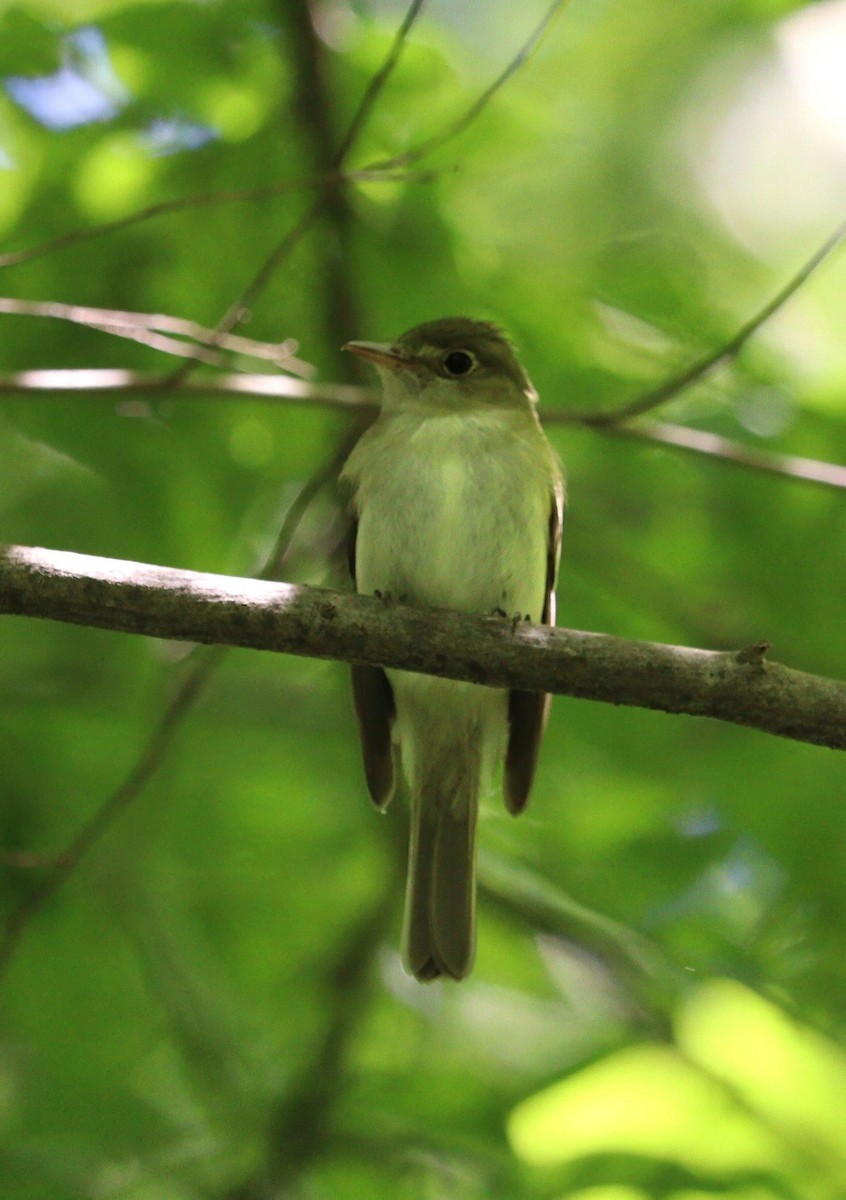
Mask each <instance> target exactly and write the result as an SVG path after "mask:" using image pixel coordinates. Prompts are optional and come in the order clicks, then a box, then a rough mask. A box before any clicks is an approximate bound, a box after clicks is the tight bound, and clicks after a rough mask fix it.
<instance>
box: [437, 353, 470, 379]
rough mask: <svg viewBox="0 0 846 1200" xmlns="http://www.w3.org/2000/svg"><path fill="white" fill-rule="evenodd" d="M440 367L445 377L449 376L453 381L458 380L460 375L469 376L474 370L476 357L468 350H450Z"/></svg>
mask: <svg viewBox="0 0 846 1200" xmlns="http://www.w3.org/2000/svg"><path fill="white" fill-rule="evenodd" d="M442 366H443V368H444V370H445V371H446V373H447V375H451V376H452V377H453V379H460V378H461V377H462V375H469V374H470V372H471V371H473V370H475V369H476V367H477V366H478V362H477V360H476V355H475V354H473V353H472V352H471V351H470V350H450V352H449V353H448V354H445V355H444V357H443V360H442Z"/></svg>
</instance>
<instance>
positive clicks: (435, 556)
mask: <svg viewBox="0 0 846 1200" xmlns="http://www.w3.org/2000/svg"><path fill="white" fill-rule="evenodd" d="M344 349H345V350H349V351H351V352H352V353H353V354H357V355H359V356H360V357H361V358H366V359H368V360H369V361H370V362H372V363H374V364H375V366H376V369H377V370H378V372H379V375H380V377H381V381H382V386H383V397H382V410H381V413H380V415H379V417H378V419H377V420H376V421H375V423H374V424H373V425H372V426H371V427H370V428H369V429H368V430H367V432H366V433H365V434H364V435H363V437H362V438H361V439H360V441H359V442H358V443H357V445H356V446H355V448H354V449H353V451H352V453H351V454H350V456H349V458H348V460H347V462H346V464H345V466H344V469H343V471H342V473H341V481H342V485H343V486H344V487H345V488H346V489H347V490H348V492H349V496H350V507H351V512H352V517H353V522H354V536H353V539H352V553H351V568H352V573H353V578H354V580H355V585H356V590H357V591H358V592H361V593H364V594H366V595H381V596H383V597H386V598H387V597H390V598H391V599H393V600H395V601H397V602H401V603H403V604H411V605H421V606H429V607H435V608H452V609H458V610H460V611H461V612H477V613H487V614H490V613H501V614H505V615H508V616H515V615H519V616H520V617H521V618H528V619H529V620H531V621H534V622H543V623H545V624H548V625H552V624H554V622H555V581H556V575H557V571H558V559H559V554H560V546H561V521H562V513H563V498H564V488H563V481H562V474H561V469H560V465H559V463H558V459H557V457H556V455H555V452H554V451H553V449H552V447H551V446H550V444H549V442H548V441H547V439H546V437H545V436H544V433H543V431H542V429H541V426H540V422H539V421H538V417H537V413H536V411H535V405H536V401H537V393H536V392H535V389H534V388H533V386H532V384H531V381H530V380H529V377H528V376H527V375H526V372H525V371H524V370H523V367H522V366H521V365H520V362H519V361H518V359H517V356H516V354H515V352H514V350H513V348H512V346H511V344H510V343H509V342H508V340H507V339H506V337H505V335H504V334H503V333H502V331H501V330H500V329H499V328H498V327H497V326H496V325H493V324H490V323H489V322H487V321H475V320H471V319H469V318H467V317H446V318H444V319H442V320H439V321H430V322H428V323H427V324H425V325H418V326H417V327H416V328H414V329H411V330H409V332H408V333H404V334H403V335H402V337H400V338H398V339H397V341H395V342H393V343H392V344H382V343H378V342H348V343H347V344H346V346H345V347H344ZM352 683H353V698H354V702H355V708H356V714H357V717H358V723H359V728H360V733H361V741H362V747H363V752H364V768H365V774H366V777H367V783H368V787H369V789H370V794H371V796H372V797H373V800H374V802H375V804H376V805H377V806H378V807H379V808H384V807H385V806H386V805H387V804H388V803H389V802H390V800H391V797H392V796H393V794H394V789H395V783H396V776H397V766H398V763H397V761H396V760H397V759H398V762H399V765H401V768H402V772H403V774H404V776H405V778H406V781H407V784H408V789H409V793H410V799H411V837H410V847H409V866H408V888H407V894H406V916H405V929H404V936H403V958H404V962H405V966H406V969H407V970H408V971H409V972H410V973H411V974H412V975H413V976H414V977H415V978H416V979H418V980H421V981H426V980H430V979H435V978H436V977H437V976H439V975H446V976H451V977H452V978H453V979H463V978H464V976H465V975H467V973H468V972H469V970H470V968H471V967H472V965H473V957H474V953H475V904H476V895H475V894H476V881H475V875H476V817H477V813H478V808H479V797H480V795H481V794H482V793H483V792H484V791H485V790H486V789H488V788H489V786H490V784H491V781H492V778H493V775H494V773H495V771H496V770H497V769H498V768H499V766H500V764H501V763H502V761H503V760H505V779H504V793H505V803H506V805H507V807H508V809H509V811H510V812H512V813H515V814H516V813H519V812H521V811H522V810H523V809H524V808H525V806H526V803H527V801H528V798H529V791H530V789H531V786H532V780H533V777H534V773H535V766H536V764H537V757H538V750H539V747H540V741H541V738H542V736H543V730H544V725H545V723H546V715H547V711H548V708H549V697H548V696H547V695H543V694H538V693H532V692H519V691H506V690H504V689H501V688H488V687H483V686H480V685H478V684H472V683H461V682H457V681H455V680H449V679H436V678H434V677H432V676H428V675H418V674H413V673H410V672H407V671H397V670H382V669H381V668H379V667H353V668H352ZM395 750H396V751H398V753H395Z"/></svg>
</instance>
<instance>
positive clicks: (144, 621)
mask: <svg viewBox="0 0 846 1200" xmlns="http://www.w3.org/2000/svg"><path fill="white" fill-rule="evenodd" d="M0 613H10V614H17V615H21V616H31V617H46V618H49V619H51V620H57V621H65V622H71V623H73V624H78V625H90V626H94V627H97V628H100V629H111V630H117V631H119V632H123V633H140V634H145V635H147V636H150V637H160V638H177V639H181V640H185V641H192V642H205V643H209V644H217V645H228V646H243V647H248V648H250V649H254V650H271V651H276V652H281V653H285V654H297V655H302V656H305V657H309V658H326V659H338V660H342V661H344V662H350V663H364V664H372V665H379V666H386V667H401V668H404V669H406V670H409V671H419V672H422V673H424V674H430V675H440V676H444V677H446V678H449V679H463V680H468V681H470V682H473V683H480V684H484V685H487V686H491V687H496V686H499V687H511V688H519V689H522V690H525V691H549V692H555V693H558V694H561V695H567V696H575V697H579V698H581V699H585V700H600V701H604V702H606V703H611V704H625V705H632V706H636V707H641V708H651V709H657V710H660V711H663V712H670V713H687V714H690V715H692V716H707V717H716V718H718V719H719V720H722V721H728V722H731V723H733V724H736V725H745V726H749V727H751V728H754V729H759V730H763V731H765V732H767V733H773V734H778V735H780V736H782V737H788V738H793V739H795V740H797V741H804V742H811V743H813V744H815V745H820V746H829V747H831V748H834V749H840V750H843V749H846V683H844V682H841V681H839V680H834V679H827V678H824V677H822V676H816V675H809V674H805V673H804V672H801V671H794V670H792V669H790V668H788V667H785V666H782V665H780V664H779V663H774V662H769V661H767V660H766V657H765V655H766V649H767V647H766V644H765V643H761V644H759V645H757V646H752V647H747V648H746V649H744V650H740V651H738V652H725V651H713V650H698V649H690V648H687V647H683V646H669V645H664V644H660V643H654V642H639V641H631V640H629V639H626V638H618V637H611V636H609V635H607V634H599V633H584V632H580V631H577V630H571V629H548V628H546V627H541V626H534V625H518V626H517V627H516V628H515V627H514V625H513V623H512V622H510V621H506V620H503V619H502V618H499V617H482V616H475V615H472V614H467V613H457V612H446V611H441V610H435V609H415V608H409V607H406V606H404V605H386V604H385V603H383V602H382V601H380V600H377V599H374V598H372V597H368V596H356V595H349V594H346V593H342V592H333V591H328V590H325V589H322V588H310V587H302V586H300V585H295V584H289V583H271V582H266V581H264V580H257V579H241V578H236V577H234V576H229V575H207V574H202V573H200V572H196V571H182V570H174V569H171V568H169V567H157V566H152V565H150V564H148V563H136V562H125V561H122V560H120V559H110V558H97V557H94V556H91V555H85V554H75V553H69V552H66V551H60V550H45V549H38V548H34V547H28V546H2V547H0Z"/></svg>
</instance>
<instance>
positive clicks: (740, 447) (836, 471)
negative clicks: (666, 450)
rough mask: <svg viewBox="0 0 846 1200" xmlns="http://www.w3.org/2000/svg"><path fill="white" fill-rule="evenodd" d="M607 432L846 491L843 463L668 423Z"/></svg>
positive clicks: (615, 427) (616, 427) (614, 427)
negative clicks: (841, 464)
mask: <svg viewBox="0 0 846 1200" xmlns="http://www.w3.org/2000/svg"><path fill="white" fill-rule="evenodd" d="M603 432H604V433H610V434H612V435H613V436H614V437H624V438H637V439H639V440H641V441H647V442H662V443H663V444H664V445H665V446H670V447H672V448H673V449H674V450H687V451H690V452H692V453H693V454H705V455H708V456H709V457H711V458H717V459H720V461H722V462H725V463H728V464H729V465H732V464H733V465H734V466H737V467H752V468H753V470H755V471H763V472H765V474H767V475H776V476H786V477H788V478H790V479H797V480H799V481H800V482H802V483H815V484H822V486H823V487H831V488H846V467H844V466H840V464H839V463H831V462H823V461H822V460H821V459H817V458H803V457H802V456H800V455H797V454H776V453H774V452H773V451H772V450H760V449H758V447H757V446H747V445H745V444H744V443H743V442H738V441H735V440H734V439H733V438H727V437H723V436H722V435H721V434H719V433H709V432H708V430H707V429H690V428H689V427H688V426H686V425H673V424H671V423H669V422H667V421H639V422H638V423H637V424H636V425H609V426H607V428H603Z"/></svg>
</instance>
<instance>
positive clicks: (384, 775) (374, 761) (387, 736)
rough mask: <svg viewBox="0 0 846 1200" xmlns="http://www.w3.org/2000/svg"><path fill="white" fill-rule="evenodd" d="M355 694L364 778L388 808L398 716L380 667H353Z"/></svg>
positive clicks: (354, 527) (354, 528)
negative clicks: (393, 739)
mask: <svg viewBox="0 0 846 1200" xmlns="http://www.w3.org/2000/svg"><path fill="white" fill-rule="evenodd" d="M357 533H358V522H357V521H356V519H355V517H353V518H352V520H351V522H350V533H349V539H348V542H347V556H348V562H349V567H350V575H351V576H352V578H353V582H355V544H356V536H357ZM351 670H352V693H353V704H354V706H355V715H356V717H357V718H358V729H359V734H360V736H361V749H362V754H363V756H364V774H365V778H366V779H367V786H368V788H369V789H370V795H371V797H372V800H373V803H374V804H375V805H376V807H377V808H387V806H388V804H390V802H391V798H392V796H393V794H394V786H395V778H394V753H393V747H392V744H391V726H392V724H393V721H394V714H395V712H396V710H395V707H394V693H393V691H392V690H391V685H390V683H389V682H388V677H387V675H386V674H385V672H384V671H383V670H382V668H381V667H361V666H354V667H352V668H351Z"/></svg>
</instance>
